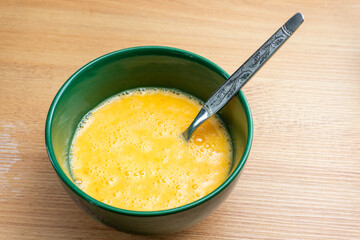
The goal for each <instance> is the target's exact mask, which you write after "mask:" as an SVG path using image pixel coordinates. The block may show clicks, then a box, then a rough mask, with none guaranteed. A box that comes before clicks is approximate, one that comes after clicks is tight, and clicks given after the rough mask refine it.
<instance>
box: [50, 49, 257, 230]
mask: <svg viewBox="0 0 360 240" xmlns="http://www.w3.org/2000/svg"><path fill="white" fill-rule="evenodd" d="M228 76H229V75H228V74H227V73H226V72H225V71H224V70H222V69H221V68H220V67H219V66H217V65H215V64H214V63H212V62H210V61H209V60H207V59H205V58H203V57H200V56H198V55H196V54H194V53H191V52H187V51H184V50H180V49H175V48H169V47H155V46H148V47H135V48H128V49H124V50H119V51H115V52H112V53H109V54H106V55H104V56H102V57H99V58H97V59H95V60H93V61H92V62H90V63H88V64H86V65H85V66H83V67H82V68H81V69H80V70H78V71H77V72H76V73H75V74H74V75H72V76H71V77H70V78H69V79H68V80H67V81H66V82H65V84H64V85H63V86H62V87H61V89H60V90H59V92H58V93H57V94H56V96H55V98H54V100H53V102H52V104H51V106H50V109H49V113H48V116H47V119H46V128H45V142H46V148H47V152H48V155H49V158H50V161H51V163H52V165H53V167H54V169H55V172H56V173H57V174H58V176H59V178H60V180H61V183H62V185H63V186H64V188H65V190H66V191H67V193H68V194H69V195H70V197H71V198H72V199H73V200H74V201H75V202H76V203H77V204H78V205H79V206H80V207H81V208H82V209H83V210H84V211H85V212H87V213H88V214H89V215H90V216H92V217H94V218H95V219H97V220H99V221H100V222H102V223H104V224H106V225H108V226H111V227H113V228H116V229H118V230H121V231H125V232H131V233H139V234H164V233H171V232H175V231H179V230H181V229H184V228H186V227H189V226H191V225H193V224H195V223H197V222H199V221H200V220H201V219H203V218H205V217H206V216H208V215H209V214H210V213H211V212H212V211H213V210H215V209H216V208H217V207H218V206H219V205H220V204H221V203H222V202H223V201H224V200H225V199H226V198H227V197H228V195H229V194H230V192H231V190H232V189H233V188H234V186H235V184H236V182H237V179H238V178H239V175H240V172H241V170H242V168H243V166H244V164H245V162H246V159H247V157H248V155H249V151H250V147H251V143H252V135H253V127H252V119H251V113H250V108H249V105H248V103H247V101H246V99H245V96H244V94H243V93H242V92H240V93H239V94H238V95H237V97H235V98H234V99H232V100H231V101H230V102H229V103H228V104H227V105H226V106H225V107H224V108H223V109H222V111H221V112H220V113H219V115H220V117H221V118H222V120H223V121H224V122H225V124H226V126H227V128H228V130H229V133H230V135H231V138H232V144H233V152H234V153H233V164H232V169H231V172H230V174H229V176H228V178H227V179H226V181H225V182H224V183H223V184H221V185H220V186H219V187H218V188H217V189H216V190H214V191H213V192H211V193H210V194H208V195H207V196H205V197H203V198H201V199H199V200H197V201H195V202H192V203H189V204H187V205H184V206H181V207H177V208H173V209H168V210H162V211H149V212H142V211H129V210H125V209H120V208H116V207H112V206H109V205H107V204H104V203H102V202H99V201H97V200H95V199H94V198H92V197H90V196H89V195H87V194H86V193H85V192H83V191H82V190H80V189H79V188H78V187H77V186H76V185H75V184H74V182H73V180H72V178H71V176H70V174H69V163H68V152H69V147H70V143H71V140H72V138H73V135H74V132H75V129H76V127H77V125H78V123H79V122H80V120H81V119H82V117H83V116H84V115H85V114H86V113H87V112H89V111H90V110H91V109H93V108H94V107H95V106H96V105H98V104H99V103H100V102H102V101H103V100H105V99H107V98H109V97H111V96H113V95H115V94H117V93H119V92H121V91H124V90H127V89H133V88H139V87H165V88H176V89H179V90H181V91H183V92H187V93H190V94H192V95H194V96H196V97H198V98H199V99H202V100H206V99H208V98H209V97H210V95H211V94H212V93H213V92H214V91H215V90H216V89H217V88H218V87H219V86H220V85H221V84H222V83H223V82H224V81H225V79H227V78H228Z"/></svg>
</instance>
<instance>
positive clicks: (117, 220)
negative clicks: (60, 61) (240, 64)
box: [45, 46, 253, 234]
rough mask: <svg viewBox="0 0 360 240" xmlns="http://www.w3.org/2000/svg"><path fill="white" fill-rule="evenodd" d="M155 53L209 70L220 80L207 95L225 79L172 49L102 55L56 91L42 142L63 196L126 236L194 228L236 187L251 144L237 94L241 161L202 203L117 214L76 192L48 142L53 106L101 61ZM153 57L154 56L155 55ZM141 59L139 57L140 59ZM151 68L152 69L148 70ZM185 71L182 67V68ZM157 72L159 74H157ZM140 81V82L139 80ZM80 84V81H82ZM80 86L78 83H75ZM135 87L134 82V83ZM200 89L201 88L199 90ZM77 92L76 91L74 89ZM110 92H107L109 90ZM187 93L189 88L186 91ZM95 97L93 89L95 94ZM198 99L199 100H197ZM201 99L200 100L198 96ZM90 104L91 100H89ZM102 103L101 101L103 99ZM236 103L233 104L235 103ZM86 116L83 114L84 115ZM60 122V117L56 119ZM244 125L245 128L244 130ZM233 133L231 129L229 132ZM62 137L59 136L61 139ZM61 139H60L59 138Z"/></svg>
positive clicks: (210, 65) (195, 57)
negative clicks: (239, 112) (243, 132)
mask: <svg viewBox="0 0 360 240" xmlns="http://www.w3.org/2000/svg"><path fill="white" fill-rule="evenodd" d="M152 52H155V53H156V54H159V56H160V55H167V54H169V56H175V57H183V58H188V60H190V61H194V62H197V64H201V65H203V66H202V67H203V68H208V69H211V71H213V72H214V74H215V75H216V74H217V75H219V76H220V77H217V78H218V79H220V80H219V81H220V82H217V83H216V84H215V83H207V84H213V85H212V86H211V88H212V89H211V91H213V90H215V89H216V88H217V87H218V86H219V85H220V84H221V82H223V81H224V80H225V78H226V77H228V75H227V74H226V73H225V72H224V71H223V70H222V69H221V68H220V67H218V66H217V65H215V64H214V63H212V62H210V61H209V60H207V59H204V58H202V57H200V56H198V55H196V54H193V53H190V52H187V51H184V50H180V49H175V48H168V47H156V46H149V47H136V48H131V49H124V50H120V51H116V52H113V53H110V54H107V55H104V56H102V57H100V58H98V59H96V60H94V61H93V62H91V63H89V64H87V65H86V66H84V67H83V68H81V69H80V70H79V71H78V72H77V73H75V74H74V75H73V76H72V77H71V78H70V79H69V80H68V81H67V82H66V83H65V84H64V86H63V87H62V88H61V89H60V91H59V92H58V94H57V96H56V97H55V99H54V101H53V103H52V105H51V107H50V110H49V114H48V118H47V123H46V129H45V141H46V147H47V150H48V154H49V158H50V161H51V163H52V165H53V167H54V169H55V171H56V173H57V174H58V176H59V178H60V182H61V183H62V185H63V187H64V189H65V190H66V192H67V193H68V194H69V195H70V197H71V198H72V199H73V200H74V202H75V203H76V204H77V205H79V206H80V207H81V208H82V209H83V210H84V211H85V212H87V213H88V214H89V215H90V216H92V217H93V218H95V219H97V220H98V221H100V222H102V223H104V224H106V225H108V226H110V227H113V228H115V229H118V230H120V231H124V232H129V233H137V234H167V233H173V232H176V231H180V230H182V229H184V228H187V227H189V226H192V225H194V224H195V223H197V222H199V221H200V220H201V219H203V218H205V217H206V216H208V215H209V214H210V213H211V212H212V211H214V210H215V209H216V208H217V207H218V206H219V205H220V204H221V203H222V202H223V201H224V200H225V199H226V198H227V197H228V195H229V194H230V192H231V191H232V190H233V188H234V186H235V185H236V182H237V181H238V178H239V176H240V172H241V171H242V169H243V166H244V164H245V162H246V159H247V157H248V154H249V151H250V147H251V143H252V131H253V129H252V118H251V113H250V109H249V106H248V104H247V102H246V99H245V97H244V95H243V93H242V92H240V93H239V96H238V100H240V102H241V105H242V107H243V108H244V109H245V111H244V113H242V116H239V117H237V120H239V119H243V120H245V119H246V121H247V124H242V125H244V126H242V128H245V129H246V132H247V134H246V136H242V138H243V140H244V141H245V142H246V144H245V145H246V146H244V147H243V148H242V150H241V151H244V153H243V155H242V157H241V159H240V160H239V163H237V165H236V167H234V170H233V172H232V173H231V175H230V177H229V178H228V179H227V180H226V181H225V183H223V184H222V185H221V186H220V187H219V188H218V189H216V190H214V192H212V193H210V194H209V195H207V196H205V197H204V198H203V199H200V200H197V201H195V202H194V203H191V204H188V205H185V206H182V207H180V208H177V209H172V210H170V211H168V210H164V211H157V212H153V213H154V214H152V213H151V212H150V213H149V212H147V213H144V214H143V213H142V212H135V213H134V211H127V210H121V209H120V210H119V209H116V208H113V207H110V206H107V205H106V204H103V203H101V202H98V201H97V200H95V199H93V198H91V197H90V196H88V195H87V194H85V193H84V192H82V191H81V190H80V189H79V188H77V187H76V185H75V184H73V183H72V182H71V181H70V180H69V179H68V176H66V174H65V173H64V172H63V171H62V170H61V167H60V166H59V164H58V162H57V161H58V160H57V159H56V158H55V153H54V150H53V146H52V144H53V143H52V140H51V139H52V138H51V132H52V130H51V128H52V122H53V121H54V120H53V119H52V118H53V112H54V111H55V110H54V109H55V108H56V104H57V103H58V101H59V99H60V98H61V97H62V95H63V94H65V93H64V92H65V90H66V87H67V86H68V85H67V84H68V83H69V82H70V80H71V81H73V80H75V79H76V78H77V77H78V76H79V74H80V72H81V71H83V70H84V71H87V72H90V73H89V74H88V75H86V76H85V77H82V78H83V79H86V78H87V77H89V78H90V79H91V78H92V77H93V75H92V74H91V70H92V69H94V68H95V67H96V64H99V62H101V61H103V62H106V61H108V62H107V63H106V64H109V62H110V63H111V61H112V60H111V59H112V58H115V57H116V56H117V55H118V54H128V55H131V56H134V57H137V56H139V55H141V54H143V53H144V54H149V53H152ZM156 54H155V55H156ZM141 56H142V55H141ZM150 67H151V68H153V67H154V66H150ZM182 67H184V69H185V70H186V65H184V66H182ZM128 70H129V69H127V68H124V71H128ZM158 72H161V71H158ZM139 79H142V78H139ZM82 81H83V80H82ZM90 82H91V80H90ZM79 84H80V83H79ZM79 84H78V85H76V84H75V87H73V89H76V88H77V87H79ZM134 84H135V82H134ZM171 84H172V85H174V84H175V85H176V84H177V82H176V81H174V83H171ZM175 87H176V86H175ZM111 88H112V86H111V85H108V86H107V90H106V91H111ZM200 88H201V86H200ZM77 89H79V88H77ZM109 89H110V90H109ZM189 89H190V87H189ZM100 91H101V90H100ZM94 93H96V89H95V92H94ZM66 94H67V95H68V96H67V98H72V99H71V100H72V101H73V102H78V101H80V102H81V104H87V102H89V101H90V100H89V99H85V100H84V99H78V98H76V96H73V95H71V94H70V93H66ZM204 94H205V95H203V96H202V98H203V99H204V98H205V99H206V98H208V97H209V96H207V95H206V94H211V93H204ZM96 97H97V96H96V94H93V95H92V98H96ZM198 97H199V96H198ZM200 98H201V96H200ZM92 100H93V99H92ZM103 100H104V99H103ZM238 100H237V102H239V101H238ZM236 104H240V103H235V100H234V101H233V103H232V105H234V106H235V105H236ZM69 107H70V108H71V106H70V105H64V106H63V107H62V108H63V109H66V108H69ZM51 111H53V112H51ZM84 113H86V112H84ZM231 114H233V113H231ZM60 118H61V116H60ZM60 120H61V121H60V122H62V124H65V125H63V126H66V124H67V122H66V120H62V119H60ZM245 125H246V126H245ZM233 130H234V129H233ZM61 134H62V133H59V135H61ZM60 137H61V136H60Z"/></svg>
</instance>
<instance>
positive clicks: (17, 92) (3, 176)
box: [0, 0, 360, 240]
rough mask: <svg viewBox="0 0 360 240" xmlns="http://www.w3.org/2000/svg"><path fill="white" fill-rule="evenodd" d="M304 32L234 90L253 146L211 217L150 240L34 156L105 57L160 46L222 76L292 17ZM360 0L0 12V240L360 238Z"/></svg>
mask: <svg viewBox="0 0 360 240" xmlns="http://www.w3.org/2000/svg"><path fill="white" fill-rule="evenodd" d="M297 11H301V12H302V13H303V14H304V16H305V22H304V24H303V25H302V26H301V27H300V28H299V30H298V31H297V32H296V33H295V34H294V36H293V37H292V38H291V39H290V40H289V41H288V42H287V43H286V44H285V45H284V46H283V47H282V49H281V50H279V51H278V52H277V53H276V55H275V56H274V57H273V58H272V59H271V60H270V61H269V62H268V63H267V64H266V66H265V67H263V68H262V70H261V71H260V72H259V73H258V74H257V75H256V76H255V77H254V78H253V79H252V80H251V81H250V82H249V83H248V84H247V85H246V86H245V88H244V89H243V91H244V93H245V95H246V97H247V99H248V101H249V104H250V107H251V110H252V114H253V118H254V127H255V129H254V141H253V146H252V150H251V154H250V157H249V159H248V161H247V164H246V168H245V171H244V172H243V174H242V176H241V179H240V181H239V184H238V185H237V187H236V189H235V190H234V192H233V193H232V194H231V196H230V197H229V199H228V200H227V201H226V202H225V203H224V204H223V205H222V206H221V207H220V208H219V209H218V210H217V211H216V212H214V213H213V214H212V215H211V216H210V217H208V218H207V219H205V220H204V221H202V222H201V223H199V224H197V225H195V226H194V227H191V228H189V229H187V230H184V231H182V232H179V233H176V234H173V235H170V236H160V237H144V236H135V235H129V234H125V233H121V232H117V231H115V230H112V229H110V228H107V227H105V226H103V225H101V224H99V223H97V222H95V221H94V220H92V219H91V218H90V217H88V216H87V215H86V214H85V213H84V212H82V211H81V210H80V209H79V208H78V207H77V206H76V205H75V204H74V203H73V202H72V201H71V200H70V199H69V197H68V196H67V194H66V193H65V191H64V190H63V189H62V187H61V186H60V183H59V182H58V179H57V177H56V175H55V172H54V171H53V169H52V167H51V165H50V162H49V160H48V157H47V154H46V150H45V144H44V126H45V118H46V114H47V111H48V108H49V106H50V103H51V101H52V99H53V97H54V96H55V94H56V92H57V91H58V89H59V88H60V87H61V85H62V84H63V83H64V82H65V81H66V79H67V78H68V77H69V76H70V75H71V74H72V73H74V72H75V71H76V70H77V69H79V68H80V67H81V66H82V65H84V64H86V63H87V62H89V61H90V60H92V59H94V58H96V57H98V56H100V55H103V54H105V53H108V52H111V51H114V50H117V49H122V48H127V47H132V46H139V45H165V46H172V47H177V48H182V49H186V50H189V51H192V52H195V53H197V54H200V55H202V56H204V57H206V58H208V59H210V60H212V61H213V62H215V63H217V64H218V65H220V66H221V67H223V68H224V69H225V70H226V71H228V72H229V73H231V72H233V71H234V70H236V68H237V67H238V66H239V65H240V64H241V63H242V62H243V61H245V60H246V59H247V58H248V57H249V56H250V55H251V53H253V52H254V51H255V50H256V49H257V48H258V47H259V46H260V45H261V44H262V43H263V42H264V41H265V40H266V39H267V38H268V37H269V36H270V35H271V34H273V33H274V32H275V30H277V29H278V28H279V27H280V26H281V25H282V24H283V23H284V22H285V21H286V20H287V19H288V18H290V17H291V16H292V15H293V14H294V13H295V12H297ZM359 26H360V2H359V1H356V0H354V1H310V0H298V1H278V0H276V1H266V2H261V1H235V0H233V1H218V0H214V1H213V0H211V1H209V0H195V1H194V0H189V1H163V0H158V1H102V0H89V1H48V0H44V1H36V0H34V1H29V0H26V1H21V0H1V1H0V239H87V240H90V239H136V240H137V239H270V240H275V239H301V240H303V239H315V240H316V239H339V240H340V239H341V240H344V239H360V27H359Z"/></svg>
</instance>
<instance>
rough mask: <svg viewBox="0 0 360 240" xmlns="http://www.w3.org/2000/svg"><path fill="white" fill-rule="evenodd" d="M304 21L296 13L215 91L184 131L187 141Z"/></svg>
mask: <svg viewBox="0 0 360 240" xmlns="http://www.w3.org/2000/svg"><path fill="white" fill-rule="evenodd" d="M303 22H304V16H303V15H302V14H301V13H296V14H295V15H294V16H293V17H292V18H290V19H289V20H288V21H287V22H286V23H285V24H284V25H283V26H282V27H281V28H280V29H279V30H278V31H277V32H275V33H274V35H272V36H271V37H270V38H269V39H268V40H267V41H266V42H265V43H264V44H263V45H262V46H261V47H260V48H259V49H258V50H257V51H256V52H255V53H254V54H253V55H252V56H251V57H250V58H249V59H248V60H247V61H246V62H245V63H244V64H243V65H242V66H241V67H240V68H239V69H238V70H236V71H235V72H234V73H233V74H232V75H231V76H230V77H229V78H228V79H227V80H226V82H225V83H223V85H221V87H220V88H218V89H217V90H216V91H215V93H214V94H213V95H212V96H211V97H210V98H209V99H208V100H207V102H206V103H205V105H204V106H203V108H202V109H201V110H200V112H199V113H198V115H197V116H196V117H195V119H194V121H193V122H192V123H191V124H190V126H189V128H188V129H186V131H185V132H183V133H182V136H183V137H184V138H185V139H186V141H188V140H189V139H190V137H191V134H192V133H193V132H194V131H195V129H196V128H198V127H199V126H200V125H201V124H202V123H203V122H204V121H205V120H206V119H208V118H210V117H211V116H212V115H214V114H215V113H217V112H218V111H219V110H220V109H221V108H223V107H224V106H225V104H227V103H228V102H229V101H230V100H231V99H232V98H233V97H234V96H235V95H236V94H237V93H238V92H239V90H240V88H241V87H242V86H244V85H245V83H247V82H248V81H249V80H250V78H251V77H252V76H253V75H254V74H255V73H256V72H257V71H258V70H259V69H260V68H261V67H262V66H263V65H264V64H265V62H266V61H267V60H268V59H269V58H270V57H271V56H272V55H273V54H274V53H275V52H276V50H278V49H279V48H280V47H281V46H282V45H283V44H284V43H285V41H286V40H287V39H288V38H289V37H290V36H291V35H292V34H293V33H294V32H295V30H296V29H297V28H298V27H299V26H300V25H301V23H303Z"/></svg>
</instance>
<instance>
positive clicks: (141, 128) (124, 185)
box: [69, 88, 232, 211]
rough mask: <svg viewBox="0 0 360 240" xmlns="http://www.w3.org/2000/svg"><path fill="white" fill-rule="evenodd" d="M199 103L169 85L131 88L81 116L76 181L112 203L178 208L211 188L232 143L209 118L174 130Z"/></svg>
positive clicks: (224, 170) (73, 162)
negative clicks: (194, 127) (185, 135)
mask: <svg viewBox="0 0 360 240" xmlns="http://www.w3.org/2000/svg"><path fill="white" fill-rule="evenodd" d="M201 107H202V105H201V104H200V102H199V101H198V100H196V98H194V97H191V96H189V95H187V94H184V93H182V92H179V91H176V90H167V89H146V88H142V89H136V90H131V91H126V92H123V93H120V94H118V95H116V96H115V97H112V98H110V99H108V100H106V101H104V102H103V103H101V104H99V106H98V107H96V108H95V109H93V110H92V111H91V112H89V113H88V114H86V115H85V117H84V118H83V119H82V121H81V122H80V124H79V126H78V128H77V131H76V133H75V135H74V139H73V142H72V145H71V151H70V155H69V157H70V168H71V174H72V176H73V178H74V182H75V184H77V185H78V187H79V188H80V189H82V190H83V191H84V192H86V193H87V194H88V195H90V196H92V197H93V198H95V199H97V200H99V201H101V202H103V203H105V204H108V205H112V206H115V207H118V208H123V209H128V210H137V211H154V210H163V209H168V208H174V207H179V206H182V205H185V204H187V203H190V202H193V201H195V200H197V199H199V198H201V197H204V196H205V195H207V194H209V193H210V192H212V191H213V190H215V189H216V188H217V187H218V186H219V185H220V184H221V183H223V182H224V181H225V179H226V178H227V176H228V174H229V171H230V166H231V160H232V159H231V156H232V149H231V142H230V138H229V135H228V133H227V132H226V129H225V127H224V126H223V124H222V122H221V121H220V120H219V118H217V117H211V118H210V119H209V120H207V121H206V122H204V123H203V124H202V125H201V126H200V127H199V128H198V129H197V130H196V131H195V132H194V134H193V136H192V138H191V139H190V141H188V142H186V141H184V140H183V138H182V137H181V133H182V132H183V131H184V130H185V129H186V128H187V127H188V126H189V125H190V123H191V122H192V120H193V119H194V118H195V116H196V115H197V113H198V112H199V111H200V109H201Z"/></svg>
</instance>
